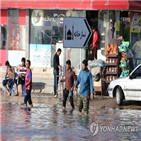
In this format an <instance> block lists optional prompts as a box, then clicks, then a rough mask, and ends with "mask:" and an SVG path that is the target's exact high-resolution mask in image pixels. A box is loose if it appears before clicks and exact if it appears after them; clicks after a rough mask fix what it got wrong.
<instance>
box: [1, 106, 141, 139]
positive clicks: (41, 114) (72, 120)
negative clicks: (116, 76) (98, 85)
mask: <svg viewBox="0 0 141 141" xmlns="http://www.w3.org/2000/svg"><path fill="white" fill-rule="evenodd" d="M93 122H97V123H98V125H99V126H102V125H103V126H107V127H108V126H136V127H137V128H138V130H136V131H132V132H131V131H130V132H120V131H118V132H114V131H113V132H110V131H106V129H105V130H104V131H103V132H102V131H100V129H99V130H98V133H97V134H96V135H95V136H93V135H92V133H91V132H90V125H91V124H92V123H93ZM93 130H94V129H93ZM50 140H51V141H81V140H83V141H85V140H86V141H87V140H88V141H130V140H131V141H139V140H141V111H140V110H130V109H121V110H120V109H112V108H99V109H96V108H92V107H90V113H89V116H84V115H83V114H82V115H78V114H77V111H76V110H75V111H73V112H72V111H71V109H69V107H68V108H67V112H62V109H61V105H55V106H53V105H47V104H34V108H32V109H31V111H29V110H25V109H23V108H21V106H19V105H17V104H9V103H2V104H1V141H50Z"/></svg>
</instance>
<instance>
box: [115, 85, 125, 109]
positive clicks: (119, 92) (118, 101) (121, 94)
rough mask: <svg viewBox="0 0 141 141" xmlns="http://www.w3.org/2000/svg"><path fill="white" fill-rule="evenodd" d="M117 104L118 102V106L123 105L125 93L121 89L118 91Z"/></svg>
mask: <svg viewBox="0 0 141 141" xmlns="http://www.w3.org/2000/svg"><path fill="white" fill-rule="evenodd" d="M116 102H117V105H119V106H121V105H122V104H123V92H122V89H121V88H120V87H118V88H117V89H116Z"/></svg>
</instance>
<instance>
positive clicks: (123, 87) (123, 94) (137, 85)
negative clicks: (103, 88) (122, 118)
mask: <svg viewBox="0 0 141 141" xmlns="http://www.w3.org/2000/svg"><path fill="white" fill-rule="evenodd" d="M108 93H109V97H111V98H114V97H116V102H117V104H118V105H122V104H123V100H133V101H141V64H140V65H139V66H137V67H136V68H135V69H134V70H133V71H132V72H131V74H130V75H129V76H128V77H123V78H118V79H116V80H114V81H111V83H110V85H109V87H108Z"/></svg>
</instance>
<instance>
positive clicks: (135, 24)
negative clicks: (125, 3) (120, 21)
mask: <svg viewBox="0 0 141 141" xmlns="http://www.w3.org/2000/svg"><path fill="white" fill-rule="evenodd" d="M130 19H131V23H130V32H132V33H139V32H140V31H141V14H139V13H131V15H130Z"/></svg>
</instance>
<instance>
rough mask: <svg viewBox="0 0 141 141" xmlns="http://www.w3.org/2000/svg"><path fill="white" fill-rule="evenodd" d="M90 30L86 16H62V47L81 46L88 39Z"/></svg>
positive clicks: (83, 45) (90, 33)
mask: <svg viewBox="0 0 141 141" xmlns="http://www.w3.org/2000/svg"><path fill="white" fill-rule="evenodd" d="M91 35H92V31H91V29H90V26H89V24H88V22H87V20H86V18H64V47H65V48H83V47H86V45H87V43H88V42H89V40H90V37H91Z"/></svg>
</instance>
